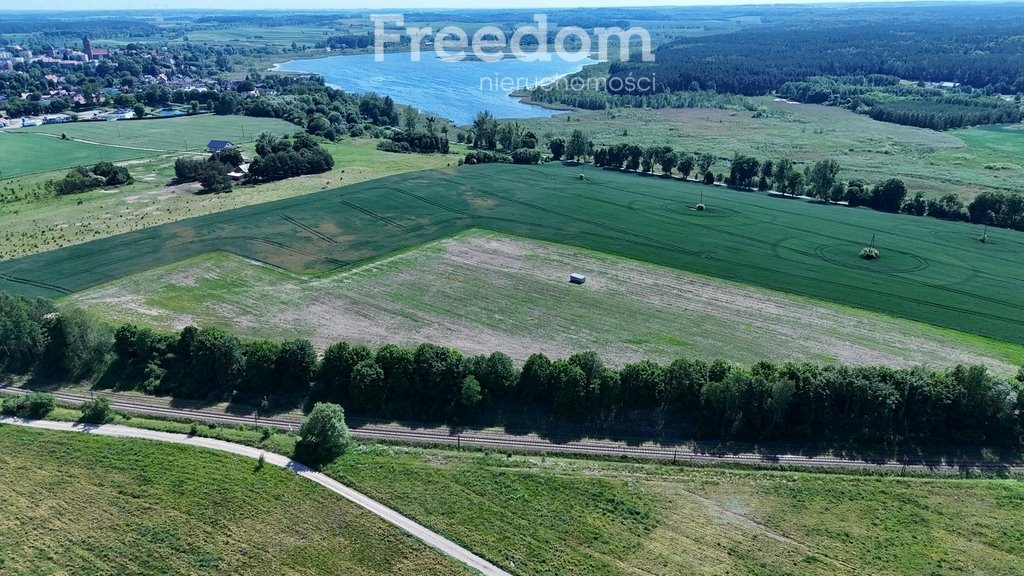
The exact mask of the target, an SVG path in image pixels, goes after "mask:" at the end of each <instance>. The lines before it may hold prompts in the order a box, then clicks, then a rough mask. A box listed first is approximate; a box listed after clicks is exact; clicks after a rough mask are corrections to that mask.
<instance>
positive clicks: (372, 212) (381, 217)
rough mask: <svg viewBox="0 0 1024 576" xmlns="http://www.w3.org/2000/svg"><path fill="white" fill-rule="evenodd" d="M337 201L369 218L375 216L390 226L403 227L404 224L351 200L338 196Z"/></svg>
mask: <svg viewBox="0 0 1024 576" xmlns="http://www.w3.org/2000/svg"><path fill="white" fill-rule="evenodd" d="M338 202H341V203H342V204H343V205H345V206H348V207H349V208H351V209H353V210H357V211H359V212H362V213H363V214H366V215H367V216H369V217H370V218H375V219H377V220H380V221H381V222H384V223H385V224H389V225H391V226H394V227H395V228H399V229H405V226H403V225H401V224H399V223H398V222H395V221H394V220H392V219H390V218H387V217H384V216H381V215H380V214H377V213H376V212H374V211H372V210H367V209H366V208H363V207H362V206H359V205H356V204H353V203H352V202H348V201H347V200H342V199H341V198H338Z"/></svg>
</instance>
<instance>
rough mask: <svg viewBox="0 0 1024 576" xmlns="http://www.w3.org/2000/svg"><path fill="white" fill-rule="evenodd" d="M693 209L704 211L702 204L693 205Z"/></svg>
mask: <svg viewBox="0 0 1024 576" xmlns="http://www.w3.org/2000/svg"><path fill="white" fill-rule="evenodd" d="M694 209H695V210H696V211H698V212H703V211H704V205H703V204H697V205H696V206H694Z"/></svg>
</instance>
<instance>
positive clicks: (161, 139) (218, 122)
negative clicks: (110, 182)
mask: <svg viewBox="0 0 1024 576" xmlns="http://www.w3.org/2000/svg"><path fill="white" fill-rule="evenodd" d="M301 130H302V129H301V128H299V127H298V126H296V125H295V124H292V123H291V122H286V121H284V120H278V119H277V118H253V117H250V116H216V115H213V114H202V115H199V116H179V117H176V118H160V119H156V118H154V119H148V120H131V121H118V122H72V123H69V124H47V125H44V126H36V127H32V128H25V129H22V130H20V131H19V133H27V134H56V135H60V134H67V135H68V137H69V138H72V139H75V140H85V141H88V142H98V143H100V144H107V145H111V146H126V147H129V148H142V149H154V150H157V151H163V152H172V151H173V152H184V151H186V150H190V151H193V152H196V151H198V152H203V151H205V150H206V144H207V142H209V141H210V140H229V141H231V142H235V143H239V142H250V141H254V140H256V136H257V135H258V134H259V133H260V132H264V131H266V132H271V133H273V134H276V135H278V136H283V135H285V134H294V133H295V132H300V131H301Z"/></svg>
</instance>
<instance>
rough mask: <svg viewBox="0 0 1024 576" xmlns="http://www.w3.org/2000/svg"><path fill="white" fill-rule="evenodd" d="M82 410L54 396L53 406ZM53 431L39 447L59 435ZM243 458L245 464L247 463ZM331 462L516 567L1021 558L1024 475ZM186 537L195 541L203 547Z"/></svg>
mask: <svg viewBox="0 0 1024 576" xmlns="http://www.w3.org/2000/svg"><path fill="white" fill-rule="evenodd" d="M77 414H78V412H77V411H71V410H64V409H58V410H57V411H55V412H54V413H53V414H52V415H51V417H52V418H56V419H73V418H76V417H77ZM117 423H120V424H127V425H131V426H139V427H145V428H149V429H157V430H165V431H174V432H186V429H188V428H192V430H193V431H194V432H195V433H196V434H197V435H201V436H208V437H214V438H220V439H225V440H230V441H235V442H241V443H245V444H249V445H256V446H261V447H267V448H268V450H274V451H279V450H290V442H291V441H292V437H290V436H285V435H277V434H275V435H274V436H273V438H274V440H271V441H270V442H266V441H263V440H261V431H259V430H255V429H250V428H248V427H241V428H229V427H218V428H210V427H208V426H205V425H202V426H198V429H197V428H196V427H191V426H190V425H189V424H185V423H173V422H165V421H159V420H154V419H148V418H138V417H134V418H131V419H126V418H124V417H120V418H119V420H118V421H117ZM9 432H14V433H16V434H21V435H23V436H25V438H30V437H32V436H31V435H32V434H36V431H20V430H18V431H15V430H14V427H3V428H0V446H4V447H5V450H4V451H0V461H3V459H4V458H5V457H8V458H10V456H8V455H7V452H8V450H7V449H6V448H7V446H5V442H9V437H10V435H9ZM46 436H47V438H45V441H44V442H43V443H41V445H42V446H43V447H44V448H43V449H44V450H45V449H46V448H45V447H46V446H48V443H51V442H54V441H58V440H62V439H61V438H58V437H57V435H56V434H51V433H46ZM51 436H52V438H51ZM93 440H95V441H100V440H107V441H108V442H110V443H120V442H122V441H121V440H117V441H114V440H109V439H101V438H90V439H89V441H93ZM123 442H124V444H125V445H117V446H113V445H111V446H105V447H104V448H103V452H102V453H103V455H104V456H105V457H108V458H118V457H119V456H117V455H119V454H123V453H125V452H132V451H134V450H137V448H135V447H134V445H135V444H137V442H135V441H123ZM142 444H144V445H147V446H151V445H150V444H149V443H142ZM174 448H179V449H180V450H182V451H187V450H189V449H187V448H182V447H174ZM147 449H148V448H147ZM77 450H78V451H79V452H81V451H82V449H80V448H79V449H77ZM197 452H201V451H197ZM15 453H17V452H16V451H15ZM87 454H91V452H87ZM207 456H209V457H211V458H212V457H213V456H212V455H207ZM207 456H204V458H205V457H207ZM79 457H80V458H81V457H82V456H79ZM144 458H145V456H136V457H135V458H134V459H133V460H132V462H138V461H139V460H140V459H144ZM149 458H155V455H150V456H149ZM163 458H164V459H163V461H164V462H166V457H163ZM224 458H226V459H228V460H235V459H232V458H230V457H224ZM240 466H241V468H242V470H243V471H245V470H250V471H251V470H252V463H251V461H250V462H249V463H248V464H246V463H245V462H242V463H241V464H240ZM246 466H248V468H246ZM193 468H195V466H194V465H192V464H191V463H190V464H189V469H190V470H191V469H193ZM324 471H325V472H326V473H328V474H330V475H331V476H333V477H335V478H337V479H338V480H340V481H342V482H344V483H346V484H348V485H350V486H352V487H354V488H356V489H358V490H360V491H362V492H364V493H366V494H367V495H369V496H371V497H373V498H375V499H377V500H379V501H381V502H383V503H385V504H387V505H388V506H391V507H393V508H395V509H397V510H399V511H400V512H402V513H403V514H406V515H408V516H410V517H411V518H414V519H416V520H417V521H419V522H421V523H423V524H426V525H427V526H430V527H431V528H433V529H435V530H437V531H439V532H441V533H442V534H444V535H446V536H448V537H449V538H452V539H454V540H456V541H458V542H459V543H461V544H463V545H465V546H467V547H469V548H470V549H472V550H474V551H475V552H477V553H479V554H482V555H484V556H485V557H487V558H488V559H490V560H492V561H494V562H496V563H498V564H499V565H500V566H502V567H504V568H506V569H508V570H510V571H511V572H512V573H514V574H567V575H572V574H580V575H584V574H586V575H599V574H650V573H657V574H683V573H685V574H729V573H742V574H835V573H845V574H962V573H985V574H1007V575H1009V574H1016V573H1019V572H1020V570H1022V569H1024V522H1022V521H1021V518H1022V517H1024V516H1022V513H1024V486H1022V484H1021V483H1020V482H1019V481H1013V480H1000V479H985V480H979V479H951V478H942V479H938V478H921V477H916V478H915V477H894V476H877V475H857V474H851V473H849V472H845V473H842V474H831V473H824V472H794V471H765V470H750V469H739V468H722V467H694V466H683V467H679V466H670V465H661V464H651V463H636V462H623V461H609V460H594V459H569V458H549V457H545V456H537V455H513V454H507V455H506V454H495V453H492V452H480V451H454V450H443V449H434V448H420V447H403V446H387V445H381V444H357V445H356V446H355V447H354V448H353V449H352V450H351V451H350V452H349V453H347V454H346V455H344V456H342V457H341V458H339V459H338V460H336V461H335V462H333V463H332V464H330V465H328V466H327V467H326V468H325V470H324ZM196 473H199V472H196ZM251 473H253V474H255V473H256V472H251ZM258 473H259V474H264V473H266V471H258ZM233 474H234V472H232V471H231V470H228V471H227V472H226V473H223V474H220V476H219V478H221V479H224V482H218V484H217V485H216V486H217V490H218V491H225V490H227V491H228V493H229V494H231V490H232V489H233V487H234V486H237V485H238V481H237V480H236V479H235V476H234V475H233ZM72 479H73V478H72ZM133 481H134V482H140V483H141V486H135V485H134V484H132V483H131V482H128V483H127V484H122V485H120V486H122V487H121V490H122V491H124V490H135V491H142V490H150V489H151V484H150V483H151V482H152V480H151V479H150V476H149V475H145V474H144V475H141V476H135V477H133ZM147 482H149V483H147ZM226 485H230V486H231V487H232V488H229V487H227V486H226ZM260 489H262V488H260ZM0 490H3V488H0ZM207 490H209V489H207ZM257 492H258V491H257ZM258 495H259V496H260V497H261V498H262V496H263V495H262V493H259V492H258ZM268 497H269V496H268ZM5 501H6V500H5V499H4V498H0V502H5ZM222 513H226V512H222ZM261 517H262V516H261ZM0 522H2V521H0ZM0 534H3V532H0ZM285 535H286V538H285V539H286V540H287V531H285ZM2 542H4V540H3V536H0V543H2ZM193 542H195V546H196V549H198V550H206V548H204V547H203V546H208V544H207V543H205V542H201V541H196V540H193ZM10 549H11V547H10V546H9V547H8V548H7V550H8V556H7V557H8V558H10V557H11V554H10V552H9V550H10ZM4 550H5V549H4V547H3V546H2V545H0V551H4ZM2 558H4V556H3V555H0V559H2ZM217 559H218V561H220V562H224V561H225V559H224V558H223V557H220V556H217ZM0 566H3V564H0ZM257 573H259V572H257ZM360 573H363V572H360ZM412 573H415V572H412Z"/></svg>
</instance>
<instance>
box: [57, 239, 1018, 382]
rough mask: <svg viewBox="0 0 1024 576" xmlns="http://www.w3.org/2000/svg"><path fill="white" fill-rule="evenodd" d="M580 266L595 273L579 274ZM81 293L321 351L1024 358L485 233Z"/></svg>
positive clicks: (884, 321) (203, 267)
mask: <svg viewBox="0 0 1024 576" xmlns="http://www.w3.org/2000/svg"><path fill="white" fill-rule="evenodd" d="M572 271H578V272H582V273H585V274H587V275H588V280H587V282H586V284H585V285H583V286H575V285H571V284H569V283H568V274H569V272H572ZM67 300H69V301H70V302H72V303H74V304H76V305H80V306H84V307H86V308H88V309H89V310H91V311H93V312H96V313H98V314H100V315H101V316H103V317H105V318H107V319H109V320H111V321H115V322H136V323H140V324H144V325H149V326H153V327H156V328H160V329H180V328H182V327H184V326H186V325H188V324H193V323H194V324H198V325H200V326H220V327H223V328H227V329H230V330H233V331H235V332H237V333H239V334H242V335H245V336H249V337H267V338H274V339H280V338H286V337H287V338H298V337H301V338H309V339H311V340H313V341H314V343H315V344H316V345H317V346H318V347H319V348H324V347H326V346H327V345H329V344H330V343H333V342H335V341H339V340H346V341H349V342H354V343H363V344H368V345H380V344H384V343H401V344H406V345H415V344H418V343H420V342H436V343H440V344H444V345H448V346H453V347H456V348H458V349H460V350H462V351H464V352H466V353H486V352H491V351H494V350H502V351H505V352H507V353H508V354H510V355H511V356H513V357H514V358H516V359H517V360H524V359H525V358H526V357H527V356H529V355H530V354H532V353H534V352H544V353H546V354H548V355H552V356H566V355H569V354H571V353H574V352H577V351H580V350H591V349H592V350H597V351H599V352H600V353H601V354H602V355H603V356H604V357H605V358H606V359H608V360H609V361H610V362H611V363H613V364H616V365H621V364H623V363H626V362H630V361H635V360H639V359H642V358H651V359H655V360H659V361H669V360H672V359H674V358H677V357H680V356H699V357H705V358H712V357H722V358H727V359H729V360H732V361H737V362H743V363H752V362H756V361H758V360H762V359H766V358H771V359H773V360H780V361H781V360H799V361H811V362H818V363H832V362H842V363H849V364H886V365H891V366H911V365H926V366H931V367H945V366H948V365H951V364H954V363H960V362H962V363H978V362H981V363H984V364H986V365H988V366H989V367H991V368H992V369H993V370H995V371H997V372H999V373H1010V372H1012V371H1014V370H1015V368H1014V367H1013V365H1012V364H1011V362H1010V360H1009V359H1007V358H1005V357H1004V354H1003V352H1005V350H997V349H989V348H987V347H985V345H984V342H983V341H980V340H979V339H977V338H970V337H967V336H966V335H964V334H961V333H957V332H954V331H950V330H945V329H939V328H934V327H931V326H926V325H923V324H919V323H915V322H911V321H907V320H902V319H896V318H892V317H888V316H885V315H882V314H875V313H868V312H864V311H861V310H857V309H853V308H848V307H843V306H838V305H832V304H828V303H823V302H819V301H816V300H812V299H808V298H801V297H796V296H790V295H786V294H782V293H779V292H772V291H768V290H764V289H759V288H753V287H749V286H745V285H741V284H736V283H731V282H726V281H721V280H717V279H712V278H709V277H705V276H699V275H695V274H691V273H687V272H683V271H679V270H673V269H669V268H663V267H659V266H654V265H650V264H646V263H642V262H638V261H635V260H629V259H626V258H620V257H615V256H610V255H607V254H604V253H600V252H593V251H588V250H584V249H580V248H574V247H568V246H564V245H556V244H548V243H543V242H537V241H531V240H525V239H520V238H514V237H508V236H502V235H498V234H494V233H490V232H481V231H474V232H471V233H467V234H462V235H458V236H455V237H452V238H448V239H445V240H441V241H438V242H434V243H431V244H427V245H425V246H421V247H419V248H417V249H414V250H410V251H406V252H403V253H399V254H397V255H393V256H391V257H389V258H385V259H383V260H380V261H377V262H374V263H371V264H367V265H364V266H361V267H358V268H355V269H353V270H350V271H346V272H343V273H339V274H336V275H332V276H329V277H325V278H312V279H311V278H306V277H301V276H296V275H292V274H289V273H286V272H284V271H281V270H279V269H276V268H271V267H269V266H266V265H262V264H258V263H255V262H252V261H248V260H244V259H241V258H239V257H236V256H232V255H229V254H226V253H218V254H209V255H205V256H202V257H199V258H195V259H192V260H188V261H184V262H181V263H178V264H174V265H171V266H168V267H164V268H159V269H155V270H152V271H149V272H145V273H141V274H137V275H134V276H129V277H126V278H123V279H121V280H118V281H116V282H113V283H111V284H107V285H103V286H99V287H97V288H93V289H90V290H87V291H84V292H81V293H78V294H76V295H73V296H70V297H68V299H67Z"/></svg>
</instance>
